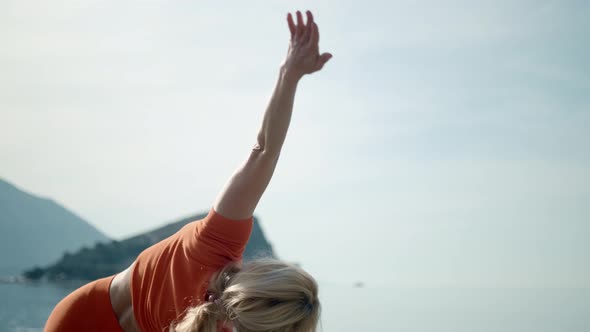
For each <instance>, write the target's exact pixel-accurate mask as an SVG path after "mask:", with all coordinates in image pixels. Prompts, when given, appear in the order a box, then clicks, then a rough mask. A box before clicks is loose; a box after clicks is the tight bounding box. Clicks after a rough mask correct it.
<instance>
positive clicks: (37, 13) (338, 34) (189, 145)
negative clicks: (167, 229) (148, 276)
mask: <svg viewBox="0 0 590 332" xmlns="http://www.w3.org/2000/svg"><path fill="white" fill-rule="evenodd" d="M296 9H302V10H304V9H311V10H313V11H314V13H315V16H316V19H317V22H318V24H319V27H320V33H321V41H320V49H321V51H329V52H331V53H332V54H334V58H333V59H332V60H331V61H330V62H329V63H328V64H327V65H326V67H325V69H324V70H323V71H322V72H320V73H317V74H314V75H313V76H309V77H306V78H305V79H304V80H303V81H302V82H301V85H300V87H299V91H298V95H297V99H296V105H295V111H294V116H293V121H292V125H291V129H290V132H289V135H288V138H287V142H286V144H285V146H284V149H283V153H282V155H281V160H280V163H279V166H278V169H277V172H276V173H275V177H274V179H273V181H272V183H271V185H270V187H269V188H268V190H267V192H266V194H265V196H264V198H263V199H262V201H261V203H260V205H259V208H258V209H257V212H256V214H257V215H258V216H259V217H260V218H261V221H262V225H263V227H264V230H265V231H266V234H267V236H268V237H269V238H270V240H271V241H272V243H273V244H274V246H275V248H276V250H277V252H278V253H279V255H280V256H281V257H282V258H285V259H287V260H292V261H298V262H301V263H302V264H303V266H304V267H306V268H307V269H308V270H310V271H311V272H312V273H313V274H314V275H315V276H316V277H317V278H318V279H320V280H322V281H331V282H339V283H352V282H354V281H357V280H363V281H366V282H368V283H371V284H402V285H441V284H442V285H462V286H465V285H468V286H469V285H473V286H530V287H533V286H556V287H561V286H585V287H590V282H589V280H590V266H589V265H588V262H589V261H590V244H589V242H588V241H589V240H588V239H590V147H589V145H590V144H589V143H590V133H589V129H588V128H589V127H590V61H589V60H588V59H590V43H588V33H589V32H590V23H589V21H588V17H590V3H589V2H587V1H435V0H432V1H359V2H355V3H352V2H342V1H335V0H332V1H322V2H321V3H318V2H317V1H298V2H293V1H290V2H287V1H265V2H263V1H248V2H245V1H240V2H238V1H234V2H225V1H216V2H214V1H125V2H122V1H113V0H104V1H84V2H80V1H73V0H67V1H66V0H56V1H50V2H47V1H38V0H37V1H7V0H0V177H2V178H4V179H5V180H7V181H10V182H12V183H14V184H16V185H18V186H19V187H21V188H23V189H25V190H28V191H31V192H33V193H37V194H40V195H42V196H47V197H51V198H53V199H54V200H56V201H58V202H59V203H61V204H63V205H65V206H67V207H68V208H70V209H72V210H73V211H75V212H76V213H78V214H79V215H81V216H82V217H84V218H85V219H87V220H88V221H90V222H91V223H92V224H94V225H95V226H97V227H98V228H99V229H100V230H102V231H104V232H105V233H106V234H108V235H109V236H112V237H114V238H122V237H126V236H128V235H131V234H136V233H139V232H142V231H145V230H148V229H151V228H154V227H157V226H159V225H161V224H162V223H164V222H169V221H173V220H175V219H177V218H179V217H183V216H186V215H188V214H192V213H196V212H201V211H203V210H207V209H208V208H209V207H210V206H211V204H212V201H213V199H214V198H215V196H216V194H217V192H218V190H219V189H220V188H221V187H222V186H223V184H224V182H225V180H226V179H227V178H228V176H229V175H230V174H231V172H232V171H233V169H234V168H235V167H236V166H237V165H238V164H239V163H240V162H241V161H242V160H243V159H244V158H245V157H246V156H247V155H248V153H249V149H250V147H251V146H252V145H253V143H254V142H255V138H256V133H257V130H258V128H259V124H260V121H261V117H262V114H263V111H264V109H265V107H266V103H267V100H268V98H269V96H270V93H271V89H272V88H273V86H274V83H275V80H276V78H277V73H278V67H279V65H280V63H281V61H282V60H283V58H284V55H285V53H286V49H287V43H288V29H287V25H286V21H285V17H286V13H287V12H288V11H294V10H296Z"/></svg>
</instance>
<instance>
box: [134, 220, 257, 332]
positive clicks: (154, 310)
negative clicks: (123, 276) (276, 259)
mask: <svg viewBox="0 0 590 332" xmlns="http://www.w3.org/2000/svg"><path fill="white" fill-rule="evenodd" d="M252 225H253V218H252V217H250V218H248V219H244V220H230V219H228V218H225V217H223V216H222V215H220V214H218V213H217V212H216V211H215V210H214V209H213V208H212V209H211V210H210V211H209V214H208V215H207V216H206V217H205V218H204V219H201V220H198V221H194V222H191V223H189V224H187V225H185V226H184V227H183V228H182V229H181V230H179V231H178V232H176V233H175V234H174V235H172V236H170V237H169V238H167V239H164V240H162V241H160V242H158V243H156V244H155V245H153V246H151V247H149V248H147V249H146V250H144V251H143V252H142V253H141V254H139V256H138V257H137V260H136V261H135V265H134V266H133V269H132V271H131V286H130V287H131V301H132V303H133V312H134V314H135V319H136V321H137V324H138V325H139V328H140V329H141V331H146V332H147V331H158V332H159V331H167V330H168V328H169V326H170V324H171V323H172V322H173V321H177V320H178V319H180V318H181V316H182V314H183V313H184V312H185V310H186V309H187V308H188V307H191V306H195V305H199V304H200V303H202V302H204V301H205V296H206V292H207V287H208V284H209V280H210V278H211V276H212V275H213V274H214V273H215V272H217V271H219V270H220V269H221V268H222V267H224V266H225V265H226V264H228V263H230V262H232V261H239V260H241V258H242V254H243V252H244V249H245V248H246V244H247V242H248V239H249V238H250V233H251V231H252Z"/></svg>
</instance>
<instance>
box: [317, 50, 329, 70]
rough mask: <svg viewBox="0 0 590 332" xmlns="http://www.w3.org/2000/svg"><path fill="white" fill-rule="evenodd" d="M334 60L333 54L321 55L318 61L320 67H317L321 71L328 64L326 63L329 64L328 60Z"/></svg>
mask: <svg viewBox="0 0 590 332" xmlns="http://www.w3.org/2000/svg"><path fill="white" fill-rule="evenodd" d="M330 59H332V54H330V53H324V54H322V55H320V57H319V59H318V66H317V70H320V69H322V68H323V67H324V65H325V64H326V62H328V60H330Z"/></svg>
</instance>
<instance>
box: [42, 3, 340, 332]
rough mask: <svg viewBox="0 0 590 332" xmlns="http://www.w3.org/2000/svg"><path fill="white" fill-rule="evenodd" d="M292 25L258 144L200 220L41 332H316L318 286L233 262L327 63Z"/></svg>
mask: <svg viewBox="0 0 590 332" xmlns="http://www.w3.org/2000/svg"><path fill="white" fill-rule="evenodd" d="M306 14H307V24H305V23H304V22H303V16H302V14H301V12H299V11H298V12H297V22H296V23H295V22H294V20H293V17H292V16H291V14H288V16H287V22H288V26H289V30H290V32H291V40H290V45H289V51H288V54H287V58H286V60H285V62H284V63H283V64H282V66H281V68H280V73H279V79H278V82H277V85H276V87H275V90H274V93H273V95H272V98H271V100H270V103H269V105H268V108H267V110H266V113H265V114H264V119H263V122H262V127H261V129H260V133H259V134H258V137H257V143H256V145H255V146H254V148H253V149H252V151H251V152H250V155H249V157H248V158H247V160H246V161H245V163H244V164H243V165H242V166H240V167H239V168H238V169H237V171H236V172H235V173H234V174H233V175H232V177H231V178H230V179H229V181H228V183H227V184H226V186H225V187H224V189H223V190H222V191H221V193H220V194H219V196H218V198H217V199H216V201H215V203H214V205H213V207H212V208H211V210H210V212H209V214H208V215H207V217H205V218H204V219H202V220H199V221H196V222H192V223H190V224H188V225H186V226H185V227H183V228H182V229H181V230H180V231H178V232H177V233H176V234H174V235H172V236H171V237H169V238H167V239H165V240H163V241H161V242H159V243H157V244H155V245H154V246H152V247H150V248H148V249H146V250H145V251H144V252H142V253H141V254H140V255H139V256H138V257H137V259H136V260H135V262H134V263H133V264H132V265H131V266H130V267H129V268H128V269H126V270H125V271H123V272H121V273H119V274H117V275H116V276H112V277H108V278H104V279H100V280H97V281H94V282H92V283H90V284H87V285H85V286H83V287H81V288H80V289H78V290H76V291H74V292H73V293H72V294H70V295H68V296H67V297H66V298H65V299H63V300H62V301H61V302H60V303H59V304H58V305H57V306H56V307H55V309H54V310H53V312H52V313H51V315H50V316H49V319H48V321H47V324H46V326H45V330H46V331H127V332H130V331H176V332H185V331H199V332H205V331H206V332H214V331H240V332H247V331H285V332H287V331H306V332H307V331H315V329H316V325H317V321H318V317H319V308H320V304H319V300H318V297H317V284H316V282H315V281H314V279H313V278H312V277H311V276H310V275H309V274H307V273H306V272H305V271H303V270H302V269H300V268H298V267H296V266H294V265H291V264H287V263H283V262H280V261H276V260H257V261H253V262H250V263H247V264H244V265H243V266H240V264H239V263H238V262H239V261H240V259H241V256H242V253H243V251H244V248H245V246H246V243H247V241H248V238H249V236H250V231H251V229H252V222H253V221H252V215H253V213H254V209H255V208H256V205H257V204H258V201H259V200H260V197H261V196H262V194H263V192H264V190H265V189H266V187H267V185H268V183H269V181H270V179H271V177H272V174H273V172H274V169H275V167H276V164H277V162H278V159H279V154H280V152H281V148H282V145H283V142H284V140H285V136H286V134H287V129H288V127H289V122H290V119H291V113H292V109H293V100H294V97H295V91H296V88H297V84H298V82H299V80H300V79H301V78H302V77H303V76H304V75H306V74H311V73H313V72H316V71H319V70H320V69H322V67H323V66H324V64H325V63H326V62H327V61H328V60H329V59H330V58H331V57H332V55H331V54H329V53H324V54H322V55H320V54H319V49H318V43H319V32H318V27H317V24H316V23H315V22H314V20H313V16H312V14H311V12H309V11H308V12H307V13H306Z"/></svg>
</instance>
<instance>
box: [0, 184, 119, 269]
mask: <svg viewBox="0 0 590 332" xmlns="http://www.w3.org/2000/svg"><path fill="white" fill-rule="evenodd" d="M108 240H109V239H108V238H107V237H106V236H105V235H104V234H103V233H101V232H100V231H98V230H97V229H96V228H94V227H93V226H92V225H90V224H89V223H88V222H86V221H85V220H84V219H82V218H80V217H79V216H77V215H75V214H74V213H73V212H71V211H69V210H67V209H66V208H64V207H63V206H61V205H59V204H58V203H56V202H54V201H52V200H50V199H46V198H42V197H38V196H35V195H33V194H30V193H27V192H24V191H22V190H20V189H19V188H17V187H15V186H14V185H12V184H10V183H8V182H6V181H4V180H2V179H0V275H15V274H18V273H21V272H22V270H23V269H25V268H28V267H31V266H33V265H40V264H47V263H49V262H52V261H55V260H57V259H58V258H59V257H60V256H61V255H62V254H63V253H64V252H65V251H73V250H77V249H79V248H80V247H82V246H84V245H93V244H94V243H96V242H104V241H108Z"/></svg>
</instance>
